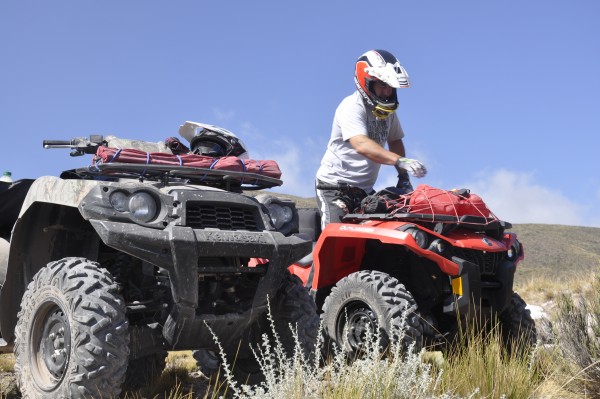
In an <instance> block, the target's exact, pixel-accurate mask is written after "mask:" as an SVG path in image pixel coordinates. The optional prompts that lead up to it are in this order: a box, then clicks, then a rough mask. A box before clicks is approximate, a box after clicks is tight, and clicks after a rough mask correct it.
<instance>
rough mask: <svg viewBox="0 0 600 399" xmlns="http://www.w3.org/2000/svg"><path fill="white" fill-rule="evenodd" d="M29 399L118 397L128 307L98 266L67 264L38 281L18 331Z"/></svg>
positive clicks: (20, 369)
mask: <svg viewBox="0 0 600 399" xmlns="http://www.w3.org/2000/svg"><path fill="white" fill-rule="evenodd" d="M15 336H16V338H15V371H16V374H17V382H18V386H19V388H20V390H21V393H22V394H23V397H31V398H39V397H44V398H48V397H52V398H66V397H73V398H82V397H101V396H102V397H116V396H118V394H119V393H120V391H121V384H122V383H123V379H124V377H125V372H126V368H127V359H128V356H129V333H128V323H127V319H126V317H125V305H124V301H123V299H122V297H121V296H120V295H119V294H118V293H117V286H116V284H115V283H114V281H113V279H112V277H111V275H110V274H109V273H108V272H107V271H106V270H104V269H102V268H101V267H100V265H99V264H98V263H96V262H91V261H89V260H87V259H83V258H65V259H62V260H59V261H56V262H51V263H49V264H48V265H47V266H46V267H44V268H42V269H41V270H40V271H39V272H38V273H36V275H35V276H34V277H33V281H32V282H31V283H30V284H29V286H28V287H27V290H26V292H25V294H24V296H23V299H22V301H21V310H20V311H19V314H18V322H17V326H16V330H15Z"/></svg>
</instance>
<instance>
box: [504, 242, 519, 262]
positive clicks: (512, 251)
mask: <svg viewBox="0 0 600 399" xmlns="http://www.w3.org/2000/svg"><path fill="white" fill-rule="evenodd" d="M520 254H521V244H520V243H519V241H516V240H515V242H514V243H513V244H512V245H511V246H510V248H509V250H508V252H507V253H506V255H507V256H508V259H509V260H515V259H517V258H518V257H519V255H520Z"/></svg>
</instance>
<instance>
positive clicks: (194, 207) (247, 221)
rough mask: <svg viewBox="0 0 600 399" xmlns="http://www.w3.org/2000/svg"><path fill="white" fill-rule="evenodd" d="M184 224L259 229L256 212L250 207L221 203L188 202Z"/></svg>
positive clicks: (202, 227) (228, 228) (193, 226)
mask: <svg viewBox="0 0 600 399" xmlns="http://www.w3.org/2000/svg"><path fill="white" fill-rule="evenodd" d="M186 225H187V226H188V227H192V228H194V229H206V228H211V227H212V228H216V229H221V230H249V231H259V228H258V224H257V222H256V214H255V211H254V209H252V208H235V207H229V206H221V205H210V204H195V203H188V204H187V206H186Z"/></svg>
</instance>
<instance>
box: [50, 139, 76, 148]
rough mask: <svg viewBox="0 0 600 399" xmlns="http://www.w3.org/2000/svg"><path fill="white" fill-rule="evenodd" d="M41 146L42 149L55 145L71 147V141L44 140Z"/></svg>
mask: <svg viewBox="0 0 600 399" xmlns="http://www.w3.org/2000/svg"><path fill="white" fill-rule="evenodd" d="M43 144H44V147H47V146H55V145H60V146H66V145H71V140H44V143H43Z"/></svg>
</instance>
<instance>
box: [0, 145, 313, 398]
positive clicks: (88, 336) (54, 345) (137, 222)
mask: <svg viewBox="0 0 600 399" xmlns="http://www.w3.org/2000/svg"><path fill="white" fill-rule="evenodd" d="M44 145H45V147H47V148H53V147H64V148H71V149H72V150H73V152H72V154H71V155H82V154H86V153H87V154H98V153H99V152H100V150H112V151H113V155H114V151H115V150H116V151H117V152H121V151H123V152H122V153H125V152H126V151H130V153H136V154H137V153H143V154H146V155H147V156H148V159H151V158H154V157H156V158H159V155H160V156H161V157H163V159H167V160H169V162H168V164H160V163H153V162H152V161H150V162H147V163H146V162H144V163H135V162H118V161H114V160H115V159H117V158H116V157H114V156H113V158H112V161H110V159H109V160H105V162H95V164H94V165H93V166H86V167H81V168H78V169H73V170H69V171H65V172H63V173H62V174H61V176H60V177H52V176H45V177H40V178H38V179H36V180H35V181H34V182H33V184H32V185H31V188H30V189H29V191H28V193H27V196H26V198H25V200H24V203H23V206H22V209H21V212H20V215H19V218H18V219H17V221H16V223H15V224H14V228H13V229H12V234H11V235H10V237H6V239H0V262H2V263H0V278H1V281H0V285H1V291H0V330H1V333H2V339H1V345H2V346H1V347H0V350H1V351H2V352H9V351H12V350H14V353H15V371H16V373H17V377H18V385H19V388H20V390H21V392H22V394H23V396H24V397H44V398H59V397H60V398H62V397H100V396H102V397H116V396H118V395H119V393H120V392H121V391H122V390H129V389H134V388H139V387H140V386H144V385H148V383H149V381H152V380H153V379H155V378H156V377H158V376H159V375H160V373H161V372H162V370H163V368H164V366H165V358H166V355H167V351H171V350H197V349H201V350H207V351H208V350H210V351H216V350H217V345H216V343H215V340H214V338H213V333H214V334H215V335H216V337H218V340H219V342H220V344H221V345H222V346H223V348H224V350H225V352H226V354H227V355H228V356H229V360H230V363H233V362H234V359H235V364H236V367H235V370H234V372H235V373H236V374H237V376H238V377H240V378H243V379H246V378H250V379H252V378H253V377H256V376H260V374H261V371H260V369H259V367H258V364H257V363H256V361H254V357H253V354H252V352H251V350H250V348H249V344H254V343H256V341H257V339H258V338H259V337H260V336H261V334H262V333H266V332H270V328H269V324H268V320H267V308H268V305H267V304H268V302H269V301H270V304H271V307H270V308H271V314H272V315H273V317H274V319H275V320H276V328H277V331H276V332H277V333H278V334H279V336H280V339H281V340H282V343H283V344H284V347H285V348H286V349H287V350H289V351H291V350H292V347H293V344H294V341H293V337H292V334H291V332H290V330H289V327H288V326H289V324H293V325H297V329H298V331H297V333H298V337H299V341H300V343H301V344H302V346H303V349H305V351H306V353H307V354H308V352H309V351H311V350H314V345H315V342H316V336H317V333H318V324H319V318H318V315H317V313H316V308H315V305H314V302H313V300H312V299H311V297H310V296H309V295H308V292H307V291H306V289H305V288H304V287H302V284H301V283H300V281H299V279H298V278H296V277H295V276H292V275H291V274H290V273H289V272H288V271H287V266H288V265H289V264H291V263H293V262H294V261H296V260H297V259H300V258H302V257H303V256H305V255H306V254H307V253H309V252H310V250H311V243H310V242H308V241H306V240H304V239H301V238H299V237H298V236H297V235H296V233H297V231H298V214H297V210H296V208H295V205H294V203H293V202H292V201H289V200H280V199H276V198H273V197H271V196H268V195H259V196H256V197H253V196H250V195H245V194H244V192H246V191H245V190H257V189H265V188H270V187H274V186H278V185H280V184H282V182H281V180H279V179H278V178H276V177H272V176H267V175H265V174H261V173H251V172H248V171H244V170H242V171H236V170H233V169H232V170H221V169H218V168H201V167H196V166H186V165H185V164H183V165H182V164H181V158H182V156H179V157H177V156H176V155H174V154H173V153H172V151H171V149H170V148H169V147H167V146H166V145H165V144H164V143H163V142H159V143H148V142H143V141H133V140H122V139H118V138H116V137H113V136H109V137H102V136H91V137H90V139H81V138H77V139H73V140H70V141H45V142H44ZM136 151H137V152H136ZM146 155H144V156H146ZM198 156H200V155H198ZM94 159H96V161H97V155H96V158H94ZM122 159H123V160H126V158H122ZM170 161H174V162H170ZM238 161H239V160H238ZM253 258H261V259H262V262H260V263H257V262H253V261H252V259H253ZM265 260H266V261H265Z"/></svg>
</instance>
